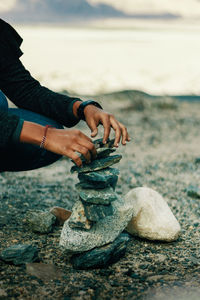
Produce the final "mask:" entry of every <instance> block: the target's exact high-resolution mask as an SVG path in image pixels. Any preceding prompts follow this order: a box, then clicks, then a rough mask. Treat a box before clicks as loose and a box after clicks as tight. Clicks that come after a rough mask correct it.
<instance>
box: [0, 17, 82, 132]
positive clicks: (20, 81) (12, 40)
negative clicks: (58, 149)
mask: <svg viewBox="0 0 200 300" xmlns="http://www.w3.org/2000/svg"><path fill="white" fill-rule="evenodd" d="M22 41H23V40H22V38H21V37H20V36H19V34H18V33H17V32H16V31H15V29H14V28H13V27H12V26H10V25H9V24H8V23H6V22H5V21H3V20H2V19H0V89H1V90H2V91H3V92H4V94H5V95H6V96H7V97H8V98H9V99H10V100H11V101H12V102H13V103H15V104H16V105H17V106H18V107H20V108H24V109H28V110H31V111H33V112H36V113H40V114H42V115H44V116H47V117H49V118H52V119H54V120H56V121H57V122H59V123H61V124H63V125H65V126H67V127H72V126H74V125H76V124H77V123H78V121H79V120H77V119H76V117H75V116H74V115H73V110H72V108H73V104H74V102H75V101H77V100H80V99H78V98H73V97H68V96H65V95H62V94H59V93H55V92H53V91H51V90H49V89H47V88H45V87H43V86H41V85H40V84H39V82H38V81H37V80H35V79H34V78H33V77H31V75H30V73H29V72H28V71H27V70H26V69H25V68H24V66H23V65H22V63H21V61H20V59H19V58H20V57H21V55H22V54H23V53H22V51H21V49H20V46H21V43H22ZM4 122H5V120H4Z"/></svg>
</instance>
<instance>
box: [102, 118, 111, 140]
mask: <svg viewBox="0 0 200 300" xmlns="http://www.w3.org/2000/svg"><path fill="white" fill-rule="evenodd" d="M101 122H102V124H103V127H104V135H103V143H104V144H106V142H107V140H108V138H109V135H110V127H111V124H110V118H109V117H108V116H105V117H104V118H102V121H101Z"/></svg>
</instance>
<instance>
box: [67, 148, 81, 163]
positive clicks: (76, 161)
mask: <svg viewBox="0 0 200 300" xmlns="http://www.w3.org/2000/svg"><path fill="white" fill-rule="evenodd" d="M67 156H68V157H70V158H71V159H72V160H73V161H74V162H75V164H76V165H77V167H81V166H82V161H81V159H80V157H79V156H78V155H77V154H76V153H75V152H73V151H71V152H70V153H69V154H68V155H67Z"/></svg>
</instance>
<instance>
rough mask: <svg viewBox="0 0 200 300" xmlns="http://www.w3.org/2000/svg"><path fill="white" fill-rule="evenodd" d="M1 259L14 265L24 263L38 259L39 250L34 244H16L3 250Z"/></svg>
mask: <svg viewBox="0 0 200 300" xmlns="http://www.w3.org/2000/svg"><path fill="white" fill-rule="evenodd" d="M0 259H2V260H3V261H5V262H8V263H13V264H14V265H23V264H25V263H29V262H34V261H36V260H38V250H37V248H36V247H35V246H32V245H25V244H16V245H13V246H11V247H9V248H6V249H5V250H3V251H2V252H1V255H0Z"/></svg>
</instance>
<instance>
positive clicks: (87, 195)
mask: <svg viewBox="0 0 200 300" xmlns="http://www.w3.org/2000/svg"><path fill="white" fill-rule="evenodd" d="M79 196H80V198H81V199H82V200H83V201H84V202H87V203H91V204H100V205H109V204H110V203H111V202H113V201H115V200H116V199H117V194H116V193H115V192H114V191H113V188H111V187H107V188H105V189H103V190H102V189H101V190H91V189H82V188H79Z"/></svg>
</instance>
